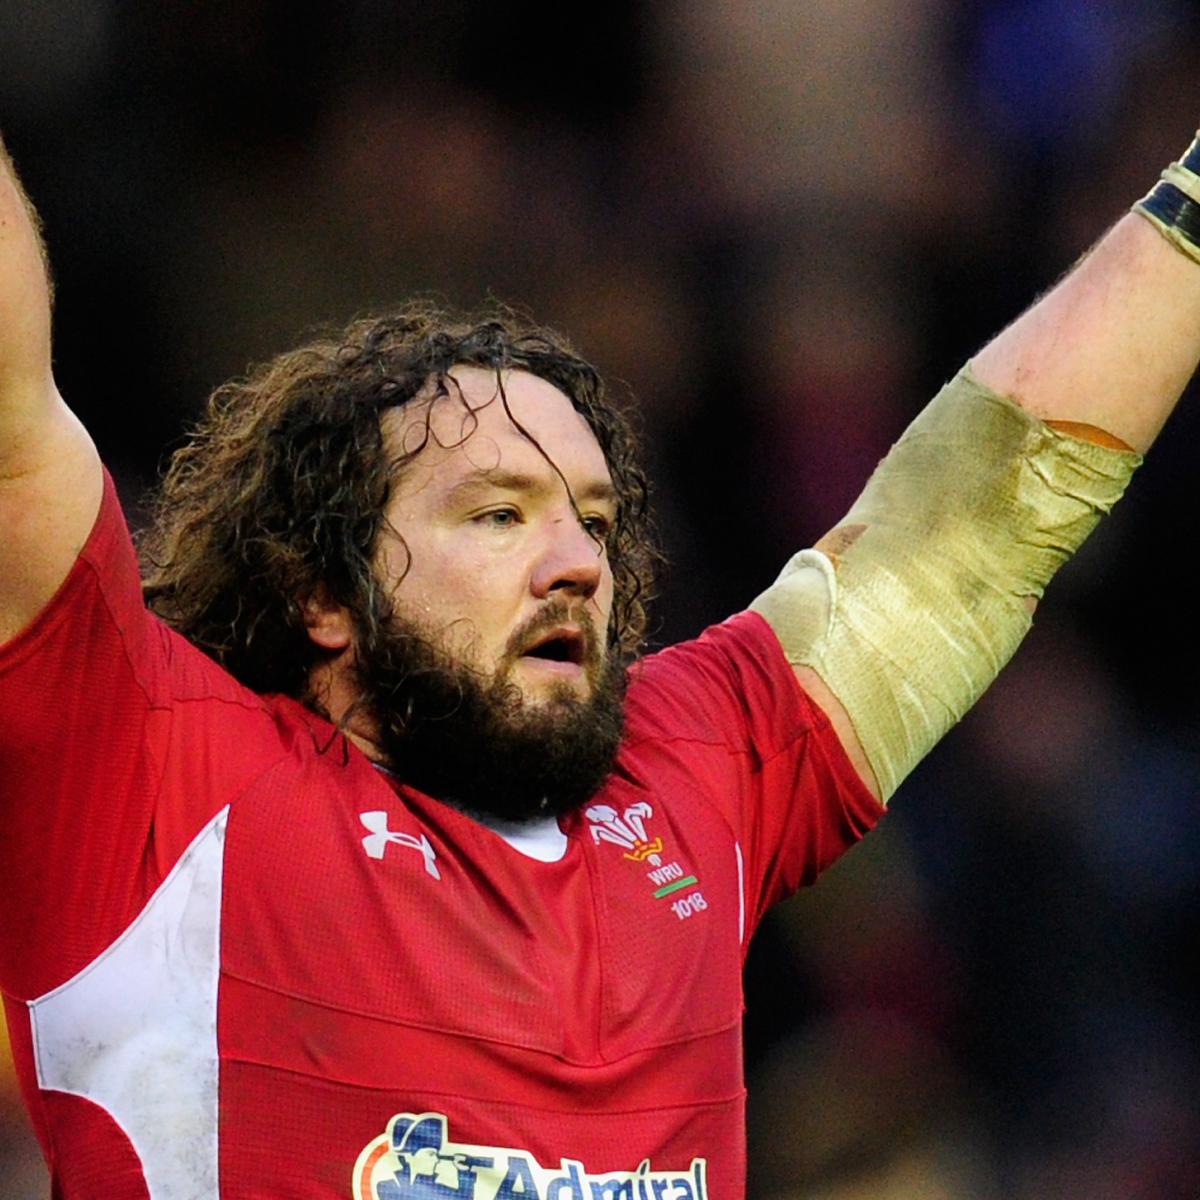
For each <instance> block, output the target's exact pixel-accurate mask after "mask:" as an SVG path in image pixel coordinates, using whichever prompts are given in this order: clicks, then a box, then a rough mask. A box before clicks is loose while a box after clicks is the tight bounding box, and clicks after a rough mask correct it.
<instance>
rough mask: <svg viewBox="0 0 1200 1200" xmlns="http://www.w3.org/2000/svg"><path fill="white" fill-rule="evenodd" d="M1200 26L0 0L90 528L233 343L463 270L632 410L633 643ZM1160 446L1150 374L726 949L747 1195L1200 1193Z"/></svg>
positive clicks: (937, 340) (735, 603) (945, 324)
mask: <svg viewBox="0 0 1200 1200" xmlns="http://www.w3.org/2000/svg"><path fill="white" fill-rule="evenodd" d="M1198 51H1200V19H1198V15H1197V9H1196V6H1195V5H1192V4H1182V3H1172V2H1171V0H1156V2H1153V3H1151V2H1149V0H1141V2H1139V0H1077V2H1069V0H1062V2H1051V0H1041V2H1039V0H980V2H978V3H953V2H951V0H811V2H809V0H769V2H765V3H751V2H747V3H745V4H741V3H729V2H727V0H670V2H668V0H660V2H658V3H651V2H648V0H647V2H643V3H636V2H633V0H608V2H607V3H605V4H595V5H570V4H563V3H558V4H551V3H540V2H535V0H514V2H512V3H508V4H471V3H468V2H467V0H423V2H422V3H420V4H406V3H399V2H394V0H339V2H338V3H325V4H319V3H310V4H303V3H297V2H296V0H290V2H285V0H206V2H204V3H200V2H198V0H193V2H184V0H0V128H3V129H4V131H5V134H6V137H7V139H8V142H9V146H10V149H11V150H12V153H13V155H14V157H15V158H16V160H17V162H18V163H19V164H20V165H21V168H22V171H23V174H24V178H25V181H26V184H27V185H28V188H29V190H30V192H31V194H32V195H33V197H34V198H35V200H36V201H37V203H38V205H39V207H40V209H41V211H42V213H43V216H44V218H45V224H46V229H47V237H48V240H49V243H50V247H51V253H52V258H53V261H54V266H55V272H56V276H57V282H58V310H57V356H56V359H57V373H58V378H59V381H60V383H61V386H62V389H63V391H64V394H65V395H66V396H67V398H68V400H69V401H70V402H71V403H72V404H73V405H74V407H75V408H76V410H77V411H78V412H79V413H80V414H81V415H82V416H83V417H84V419H85V420H86V422H87V424H88V425H89V426H90V428H91V429H92V431H93V433H94V434H95V436H96V438H97V440H98V442H99V443H100V446H101V448H102V451H103V453H104V455H105V457H106V459H107V461H108V463H109V464H110V467H111V468H112V469H113V471H114V473H115V475H116V476H117V478H118V480H119V484H120V488H121V492H122V495H123V497H124V500H125V503H126V505H127V508H128V510H129V511H130V513H131V514H132V515H133V516H134V518H135V519H136V516H137V513H138V509H139V502H140V497H142V496H143V495H144V493H145V490H146V489H147V488H148V487H149V486H150V485H151V484H152V482H153V480H154V478H155V473H156V471H157V470H158V468H159V466H160V464H161V463H162V461H163V456H164V454H166V453H167V452H168V451H169V450H170V448H171V447H172V446H173V445H175V444H177V442H178V439H179V437H180V432H181V429H182V428H183V427H184V426H185V425H186V423H187V422H188V420H189V419H190V417H191V416H192V415H193V414H194V413H195V412H196V409H197V406H198V405H199V404H200V402H201V401H202V399H203V397H204V396H205V394H206V393H207V392H208V391H209V390H210V389H211V388H212V387H213V386H214V385H216V384H217V383H219V382H221V381H222V380H224V379H225V378H227V377H228V376H230V375H234V374H237V373H240V372H242V371H243V370H245V368H246V367H247V365H248V364H249V363H250V362H252V361H255V360H257V359H259V358H261V357H263V356H266V355H269V354H270V353H272V352H274V351H275V350H278V349H281V348H283V347H285V346H286V345H288V344H290V343H291V342H293V341H294V340H295V339H296V338H297V337H299V336H300V335H302V334H303V333H304V332H305V331H306V330H310V329H312V328H314V327H317V326H321V325H323V324H327V323H338V322H341V321H342V320H344V319H345V318H347V317H349V316H351V315H353V314H355V313H359V312H362V311H365V310H370V309H378V308H381V307H384V306H386V305H387V304H388V302H389V301H392V300H395V299H398V298H401V297H404V296H407V295H409V294H411V293H413V292H422V293H434V294H438V295H440V296H442V297H444V298H445V299H446V300H448V301H449V302H450V303H452V304H454V305H458V306H470V305H474V304H477V303H479V302H480V301H481V300H483V299H485V298H486V297H488V296H494V297H497V298H500V299H503V300H507V301H512V302H516V303H518V304H520V305H522V306H524V307H526V308H527V309H528V310H530V311H531V312H532V313H533V314H535V315H536V316H537V317H538V318H539V319H541V320H543V321H545V322H547V323H550V324H553V325H556V326H559V327H561V328H563V329H565V330H566V331H568V332H569V333H571V334H572V335H573V336H574V338H575V339H576V341H577V343H578V345H579V346H580V348H581V349H582V350H583V351H584V352H585V353H586V354H588V355H589V356H590V357H591V358H593V360H594V361H596V362H597V363H598V365H599V366H600V367H601V368H602V369H603V370H604V371H605V372H606V373H607V374H608V375H609V376H610V377H611V378H614V379H618V380H622V381H624V382H625V383H626V384H627V386H628V390H629V391H630V392H631V393H632V394H633V395H634V396H636V397H637V400H638V402H639V405H640V410H641V413H642V421H643V425H644V430H645V436H646V438H647V454H648V458H649V461H650V464H651V466H652V470H653V474H654V477H655V479H656V480H657V491H656V499H657V509H658V512H659V516H660V523H661V527H662V532H663V536H664V540H665V542H666V545H667V547H668V550H669V553H670V558H671V561H672V566H671V570H670V574H669V575H668V577H667V579H666V581H665V586H664V589H663V597H662V601H661V603H660V605H659V609H658V611H659V614H660V619H659V623H658V625H657V627H656V632H655V637H656V641H657V642H659V643H669V642H671V641H674V640H677V639H679V638H682V637H687V636H689V635H692V634H694V633H696V632H698V631H699V630H700V629H701V628H703V627H704V626H705V625H706V624H708V623H709V622H712V621H714V620H719V619H721V618H722V617H724V616H726V615H727V614H728V613H730V612H732V611H733V610H735V609H737V608H740V607H742V606H743V605H745V603H746V602H747V601H748V600H749V599H750V598H751V597H752V596H753V595H754V594H756V592H757V591H758V590H760V589H761V588H762V587H763V586H765V585H766V584H767V583H768V582H769V581H770V580H771V578H772V577H773V576H774V574H775V572H776V571H777V570H778V569H779V567H780V565H781V564H782V563H783V562H784V561H785V559H786V558H787V557H788V555H789V554H790V553H791V552H792V551H793V550H795V549H797V548H800V547H802V546H804V545H806V544H809V543H810V542H811V541H812V540H814V539H815V538H816V537H818V536H819V535H820V534H821V533H822V532H824V531H825V530H826V529H827V528H828V527H830V526H831V525H832V524H833V523H834V522H836V520H837V519H838V517H839V516H840V515H841V513H842V512H843V511H844V509H845V508H846V506H847V505H848V503H849V502H850V500H851V499H852V498H853V496H854V495H855V494H856V492H857V490H858V488H859V486H860V485H861V483H862V482H863V480H864V479H865V477H866V474H867V472H868V471H869V469H870V467H871V466H872V465H873V463H874V462H875V460H876V459H877V458H878V457H879V456H880V455H881V454H882V453H883V452H884V450H885V449H886V447H887V446H888V444H889V442H890V441H891V440H892V439H893V438H894V437H895V436H896V435H897V434H898V433H899V431H900V430H901V429H902V428H903V427H904V425H905V423H906V421H907V420H908V419H909V418H911V417H912V416H913V415H914V414H915V413H916V412H917V411H918V409H919V407H920V405H921V404H922V402H923V401H924V400H925V399H926V398H928V397H929V396H930V395H931V394H932V392H933V391H934V390H935V389H936V388H937V387H938V386H939V385H940V383H941V382H942V381H944V380H945V379H946V378H947V377H949V376H950V375H951V374H952V373H953V372H954V371H955V370H956V369H957V367H958V365H959V364H960V363H961V362H962V361H963V360H964V359H965V358H966V357H967V356H968V355H969V354H970V353H971V352H972V351H973V350H974V349H975V348H977V347H978V346H979V345H980V343H981V342H982V341H983V340H984V339H985V338H986V337H987V335H988V334H989V333H991V332H993V331H995V330H996V329H998V328H999V327H1000V326H1001V325H1002V324H1003V323H1004V322H1006V321H1007V320H1009V319H1011V318H1012V317H1013V316H1015V315H1016V314H1017V312H1019V311H1020V309H1021V308H1022V307H1023V306H1024V305H1026V304H1027V303H1028V302H1029V301H1030V300H1031V299H1033V297H1034V296H1035V295H1036V294H1037V293H1038V292H1039V291H1040V290H1042V289H1044V288H1045V287H1047V286H1048V285H1049V284H1050V283H1051V282H1052V281H1053V280H1054V279H1055V278H1056V277H1057V276H1058V275H1059V274H1060V273H1061V272H1062V271H1063V270H1065V269H1066V268H1067V267H1068V266H1069V265H1070V264H1071V262H1072V261H1073V260H1074V258H1075V257H1076V256H1077V255H1078V253H1079V252H1080V251H1081V250H1082V249H1083V248H1084V247H1085V246H1086V245H1087V244H1088V243H1089V242H1090V241H1091V240H1093V239H1094V238H1095V237H1096V236H1098V235H1099V233H1100V232H1101V231H1102V230H1103V229H1104V228H1105V227H1106V225H1108V224H1109V223H1111V222H1112V221H1113V220H1114V219H1115V218H1116V217H1117V216H1118V215H1119V214H1120V213H1121V212H1122V211H1123V209H1124V208H1125V207H1126V206H1127V205H1128V204H1129V203H1130V202H1131V201H1132V200H1134V199H1135V198H1136V197H1137V196H1138V195H1140V194H1141V193H1142V192H1143V191H1145V190H1146V189H1147V188H1148V187H1149V186H1150V184H1151V183H1152V182H1153V180H1154V178H1155V176H1156V174H1157V172H1158V171H1159V170H1160V169H1161V167H1162V166H1164V165H1165V164H1166V162H1167V161H1168V160H1169V159H1171V158H1172V157H1175V156H1176V155H1177V154H1178V152H1179V151H1181V150H1182V148H1183V146H1184V145H1185V143H1186V141H1187V139H1188V138H1189V137H1190V136H1191V131H1192V130H1193V128H1194V127H1195V125H1196V124H1197V123H1198V122H1200V72H1198V69H1197V63H1198V61H1200V54H1198ZM1198 425H1200V412H1198V411H1197V408H1196V404H1195V401H1194V400H1193V402H1192V403H1191V405H1187V404H1185V406H1184V407H1183V409H1182V410H1181V411H1180V413H1179V414H1178V415H1177V416H1176V417H1175V418H1174V419H1173V421H1172V423H1171V424H1170V425H1169V426H1168V428H1167V431H1166V433H1165V435H1164V437H1163V439H1162V441H1161V443H1160V445H1159V447H1158V448H1156V450H1155V451H1154V453H1153V455H1152V457H1151V458H1150V460H1149V462H1148V464H1147V466H1146V467H1145V468H1144V470H1143V472H1142V473H1141V475H1140V476H1139V478H1138V479H1137V481H1136V484H1135V487H1134V490H1133V493H1132V495H1131V496H1130V498H1129V499H1128V500H1127V501H1126V502H1125V503H1124V504H1123V505H1122V507H1121V508H1120V509H1119V511H1118V512H1117V514H1116V515H1115V516H1114V517H1113V518H1112V519H1111V521H1109V522H1108V523H1107V524H1106V525H1105V526H1104V527H1103V528H1102V529H1101V531H1100V532H1099V533H1098V534H1097V535H1096V537H1095V538H1094V540H1093V541H1092V542H1091V543H1090V544H1089V545H1088V547H1087V548H1086V549H1085V551H1084V552H1083V554H1082V555H1081V556H1080V558H1079V559H1078V560H1077V561H1076V562H1075V563H1073V564H1072V565H1071V566H1070V567H1069V568H1068V569H1067V570H1066V571H1065V572H1064V573H1063V577H1062V578H1061V579H1060V580H1059V581H1058V583H1057V584H1056V586H1055V588H1054V590H1053V591H1052V593H1051V595H1050V598H1049V599H1048V600H1047V601H1046V602H1045V603H1044V604H1043V606H1042V609H1041V610H1040V612H1039V614H1038V621H1037V624H1036V626H1035V631H1034V633H1033V635H1032V636H1031V638H1030V641H1029V643H1028V644H1027V645H1026V646H1025V647H1024V648H1023V649H1022V651H1021V652H1020V653H1019V654H1018V656H1017V659H1016V661H1015V662H1014V664H1013V666H1012V668H1011V669H1010V671H1009V672H1008V673H1007V674H1006V676H1005V677H1004V678H1003V679H1002V681H1001V682H1000V683H999V684H998V685H997V687H996V688H995V689H994V690H993V691H992V692H991V693H990V694H989V695H988V697H987V698H986V699H985V700H984V702H983V703H982V704H981V705H980V706H979V708H978V709H977V710H976V711H975V712H974V713H973V714H972V715H971V716H970V717H969V718H968V719H967V721H965V722H964V724H963V726H962V727H961V728H960V729H958V730H957V731H955V733H954V734H953V735H952V736H951V737H950V738H949V739H948V741H947V743H945V744H944V745H943V746H942V747H941V748H939V749H938V750H937V751H936V752H935V753H934V755H933V756H932V757H931V758H930V759H929V760H928V761H927V762H926V763H925V764H924V765H923V766H922V767H921V768H920V769H919V770H918V771H917V772H916V774H915V775H914V776H913V778H912V779H911V780H910V781H909V782H908V783H907V784H906V785H905V787H904V789H903V790H902V792H901V794H900V796H899V797H898V799H897V800H896V802H895V805H894V810H893V813H892V814H891V815H890V816H889V818H888V820H887V821H886V822H885V825H884V827H883V829H882V830H881V832H880V833H879V834H878V835H876V836H875V837H874V838H873V839H870V840H869V841H868V843H867V844H866V845H865V846H864V847H863V848H861V849H860V850H858V851H856V852H855V853H854V854H853V855H851V856H850V858H849V859H848V860H846V861H845V862H844V863H842V864H841V865H839V867H838V868H836V869H835V870H834V871H833V872H832V873H831V874H830V875H829V876H828V877H827V878H826V879H825V880H824V881H823V882H822V883H821V884H820V885H818V887H817V888H816V889H815V890H813V891H812V892H810V893H809V894H807V895H805V896H803V897H801V898H799V899H798V900H796V901H794V902H792V903H791V904H789V905H786V906H784V907H783V908H782V909H781V910H780V911H778V912H777V913H776V914H775V915H774V917H773V918H772V919H771V920H770V922H769V924H768V925H767V926H766V927H765V928H764V929H763V930H762V932H761V933H760V935H759V938H758V942H757V945H756V947H755V950H754V952H753V953H752V955H751V960H750V966H749V970H748V974H747V1006H748V1014H747V1034H746V1054H747V1067H748V1073H749V1078H750V1122H749V1123H750V1183H751V1194H752V1196H753V1197H757V1198H759V1200H765V1198H768V1197H781V1198H782V1197H787V1198H789V1200H857V1198H866V1197H870V1198H871V1200H909V1198H916V1197H920V1198H921V1200H940V1198H943V1197H944V1198H946V1200H949V1198H951V1197H953V1198H954V1200H964V1198H965V1200H973V1198H980V1200H991V1198H993V1197H995V1198H999V1197H1003V1198H1005V1200H1042V1198H1051V1197H1052V1198H1054V1200H1110V1198H1111V1200H1143V1198H1144V1200H1175V1198H1177V1197H1178V1198H1179V1200H1184V1198H1188V1200H1195V1197H1196V1196H1197V1195H1200V1110H1198V1108H1197V1092H1198V1090H1200V1089H1198V1087H1197V1083H1198V1079H1200V1075H1198V1072H1197V1066H1198V1058H1200V1047H1198V1044H1197V1034H1198V1021H1197V1010H1198V1007H1200V1006H1197V1004H1196V1002H1195V1000H1194V997H1193V995H1192V992H1191V988H1190V985H1188V984H1187V983H1186V982H1185V980H1186V979H1187V978H1189V977H1190V974H1191V972H1190V971H1189V970H1188V969H1187V962H1188V961H1191V962H1192V963H1193V967H1194V966H1195V960H1196V949H1197V926H1198V923H1200V922H1198V918H1200V887H1198V884H1200V803H1198V801H1200V783H1198V774H1200V772H1198V770H1197V768H1198V766H1200V741H1198V738H1197V732H1196V730H1197V715H1198V713H1197V688H1196V679H1197V674H1198V671H1197V668H1198V666H1200V662H1198V658H1200V655H1198V651H1197V628H1196V626H1197V607H1196V603H1195V599H1194V593H1193V590H1192V586H1193V585H1192V579H1193V576H1194V568H1195V557H1196V554H1195V549H1194V546H1195V543H1196V535H1197V529H1198V528H1200V499H1198V496H1197V478H1198V472H1197V468H1196V455H1197V449H1196V447H1197V432H1198ZM920 619H921V617H920V614H919V613H917V614H914V620H920ZM97 699H98V702H102V698H97ZM79 819H80V820H81V821H83V820H102V819H103V814H102V813H93V814H85V813H80V818H79ZM0 836H3V834H2V833H0ZM0 912H2V910H0ZM0 919H3V917H2V916H0ZM482 988H483V981H481V989H482ZM31 1145H32V1143H31V1139H30V1135H29V1134H28V1132H27V1128H26V1124H25V1119H24V1117H23V1115H22V1114H21V1110H20V1108H19V1103H18V1100H17V1097H16V1093H15V1085H14V1084H13V1083H12V1082H11V1079H10V1074H9V1072H8V1070H7V1068H4V1069H2V1070H0V1196H4V1197H8V1196H12V1197H15V1198H24V1197H34V1198H41V1197H44V1196H45V1195H46V1194H47V1189H46V1184H45V1182H44V1176H43V1174H42V1169H41V1167H40V1165H39V1164H38V1162H37V1160H36V1155H34V1152H33V1151H32V1149H31Z"/></svg>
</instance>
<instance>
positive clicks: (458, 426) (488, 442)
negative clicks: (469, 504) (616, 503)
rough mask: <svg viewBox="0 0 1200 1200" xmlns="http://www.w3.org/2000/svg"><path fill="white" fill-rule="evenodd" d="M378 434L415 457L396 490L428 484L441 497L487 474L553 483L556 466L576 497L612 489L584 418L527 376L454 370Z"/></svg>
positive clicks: (393, 449) (392, 414) (389, 418)
mask: <svg viewBox="0 0 1200 1200" xmlns="http://www.w3.org/2000/svg"><path fill="white" fill-rule="evenodd" d="M501 388H502V389H503V390H501ZM383 430H384V440H385V444H386V446H387V449H388V451H389V453H391V454H393V455H395V456H396V457H398V458H403V457H406V456H407V455H410V454H415V455H416V457H415V458H414V459H413V460H412V462H411V463H409V464H407V465H406V466H405V468H404V472H403V474H402V475H401V478H400V480H399V483H398V490H399V491H401V492H411V491H413V490H414V489H416V488H417V487H420V488H427V487H428V486H429V485H430V484H431V483H436V484H438V485H439V486H438V487H437V489H436V490H437V491H441V490H443V487H442V486H441V485H444V487H445V488H450V487H453V486H454V484H455V483H457V482H459V481H461V480H462V479H463V478H465V477H467V476H469V475H478V474H480V473H485V474H486V473H487V472H492V471H503V472H505V473H519V474H522V475H528V476H543V475H546V474H547V473H548V474H549V475H550V476H553V477H554V478H557V475H556V473H555V468H557V469H558V471H561V472H562V475H563V477H564V478H565V479H566V480H567V482H568V483H569V484H570V486H571V489H572V491H573V492H580V491H585V490H595V489H596V488H597V487H598V486H599V485H601V484H604V485H608V486H610V487H611V483H612V479H611V476H610V474H609V470H608V464H607V463H606V462H605V459H604V452H603V451H602V450H601V449H600V443H599V442H597V441H596V436H595V434H594V433H592V430H591V428H590V426H589V425H588V423H587V421H586V420H585V419H584V417H583V415H582V414H581V413H579V412H577V411H576V410H575V407H574V406H573V405H572V403H571V401H570V400H569V399H567V397H566V395H565V394H564V393H563V392H562V391H560V390H559V389H558V388H556V387H555V386H554V385H553V384H552V383H550V382H548V381H547V380H545V379H541V378H539V377H538V376H536V375H530V374H528V373H527V372H525V371H502V372H500V373H499V375H498V374H497V372H496V371H494V370H491V369H488V368H484V367H464V366H457V367H454V368H453V369H452V370H451V371H450V372H449V373H448V377H447V379H446V386H445V389H444V392H440V393H439V392H435V390H434V388H433V387H432V385H431V386H430V388H429V389H428V391H427V393H425V394H423V395H421V396H418V397H417V398H416V399H415V400H414V401H413V402H412V403H410V404H407V405H405V406H404V407H403V408H399V409H390V410H389V411H387V412H386V413H384V415H383ZM535 442H536V445H535V444H534V443H535ZM538 447H540V448H541V450H540V452H539V449H538ZM547 458H548V459H549V460H550V462H547V461H546V460H547ZM550 463H553V466H551V465H550Z"/></svg>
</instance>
